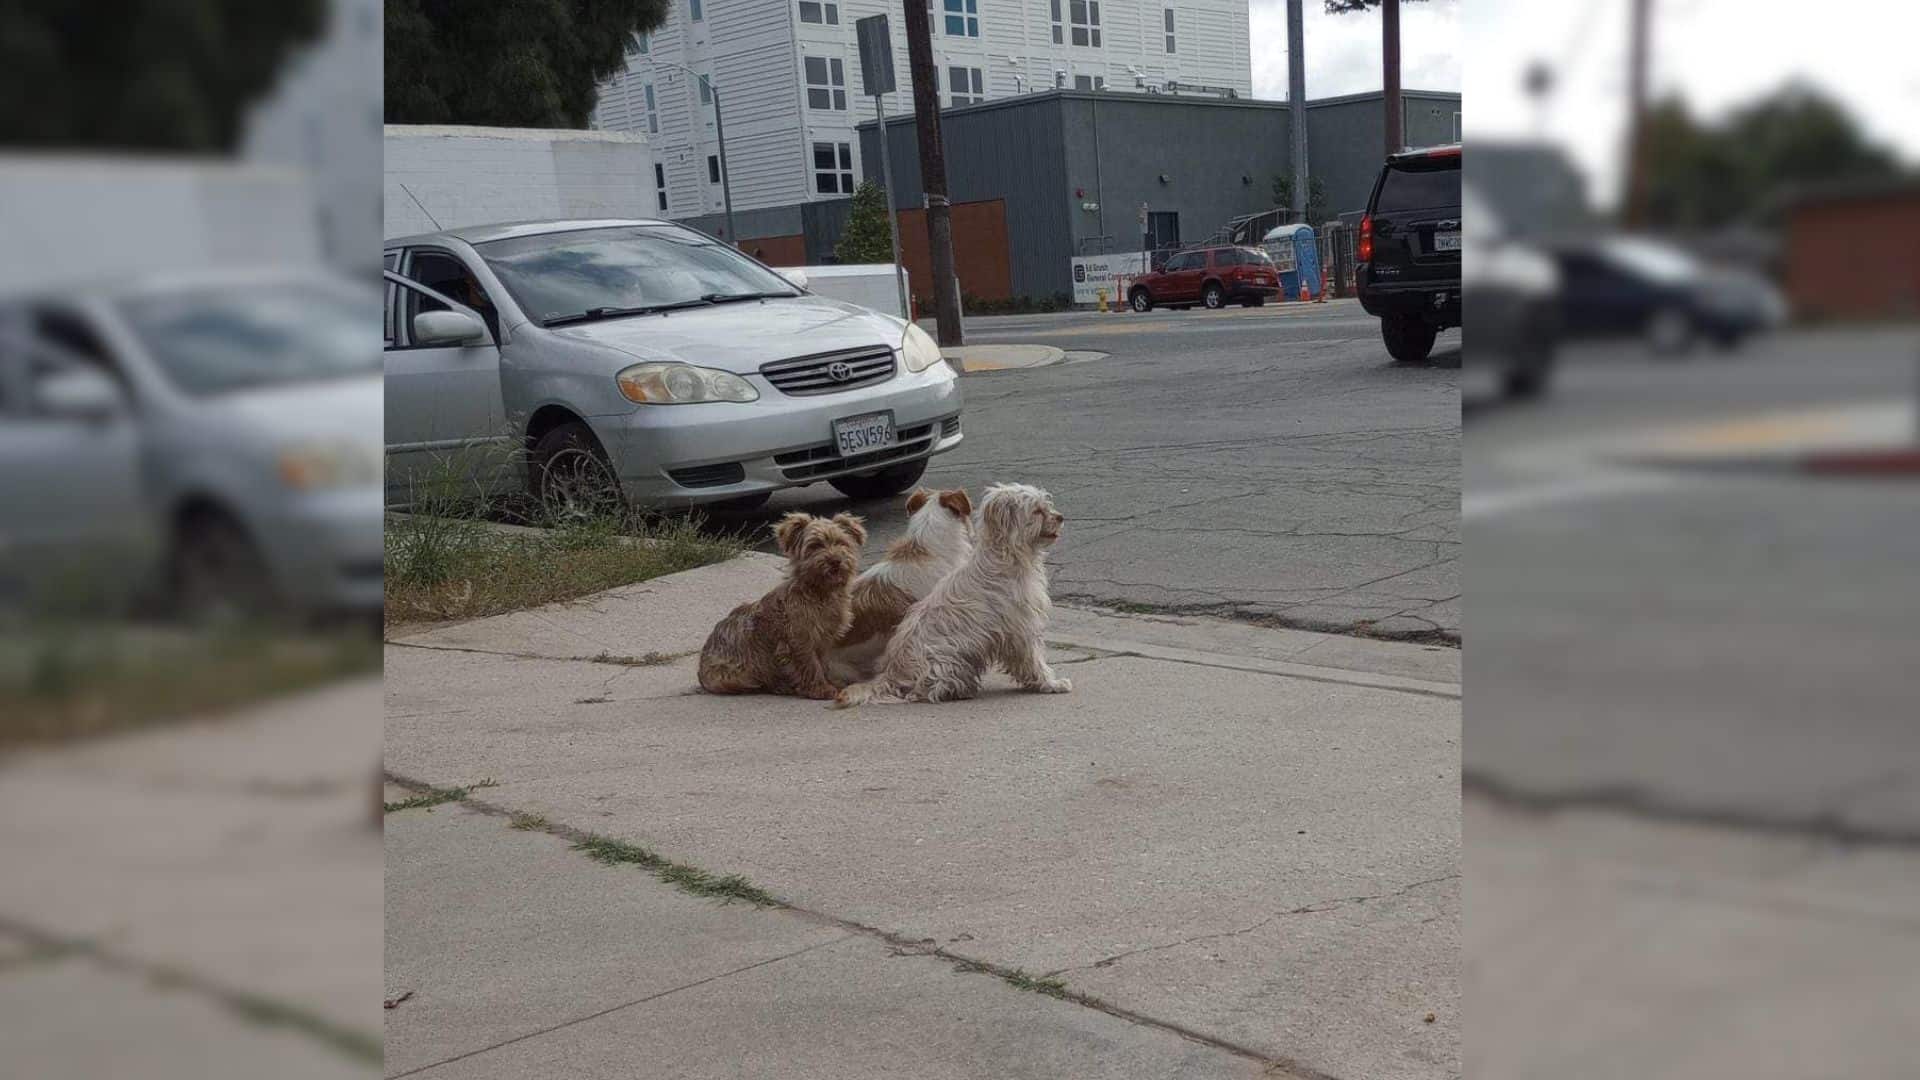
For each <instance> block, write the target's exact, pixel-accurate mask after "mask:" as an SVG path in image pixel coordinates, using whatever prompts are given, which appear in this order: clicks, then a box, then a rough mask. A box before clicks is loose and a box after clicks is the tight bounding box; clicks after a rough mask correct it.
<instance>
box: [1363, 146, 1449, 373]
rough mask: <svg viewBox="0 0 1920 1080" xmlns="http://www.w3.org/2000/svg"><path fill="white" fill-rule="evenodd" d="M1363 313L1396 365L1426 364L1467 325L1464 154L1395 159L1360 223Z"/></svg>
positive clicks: (1411, 154) (1435, 152)
mask: <svg viewBox="0 0 1920 1080" xmlns="http://www.w3.org/2000/svg"><path fill="white" fill-rule="evenodd" d="M1357 277H1358V280H1359V293H1360V306H1361V307H1363V308H1365V309H1366V312H1367V314H1369V315H1372V316H1375V317H1377V318H1378V319H1379V320H1380V336H1381V337H1382V338H1384V339H1385V340H1386V343H1387V352H1388V353H1390V354H1392V356H1393V358H1394V359H1395V360H1401V361H1410V360H1424V359H1426V356H1427V354H1428V353H1429V352H1432V351H1433V339H1434V337H1435V336H1436V335H1437V334H1439V333H1440V331H1442V330H1445V329H1447V328H1449V327H1454V326H1459V325H1460V147H1459V146H1458V145H1452V146H1434V147H1428V148H1426V149H1423V150H1409V151H1406V152H1405V153H1400V154H1395V155H1393V156H1392V157H1389V158H1388V159H1387V162H1386V164H1385V165H1383V166H1382V167H1381V169H1380V176H1379V178H1378V179H1376V180H1375V181H1374V184H1373V194H1372V195H1371V196H1369V197H1368V199H1367V213H1366V216H1365V217H1363V218H1361V219H1360V250H1359V267H1358V268H1357Z"/></svg>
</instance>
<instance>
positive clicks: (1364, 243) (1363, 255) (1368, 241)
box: [1360, 214, 1373, 262]
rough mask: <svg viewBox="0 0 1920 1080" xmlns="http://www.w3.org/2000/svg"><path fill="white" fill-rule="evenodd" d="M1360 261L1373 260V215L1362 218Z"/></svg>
mask: <svg viewBox="0 0 1920 1080" xmlns="http://www.w3.org/2000/svg"><path fill="white" fill-rule="evenodd" d="M1360 261H1361V262H1372V261H1373V215H1372V214H1368V215H1367V216H1366V217H1363V218H1361V219H1360Z"/></svg>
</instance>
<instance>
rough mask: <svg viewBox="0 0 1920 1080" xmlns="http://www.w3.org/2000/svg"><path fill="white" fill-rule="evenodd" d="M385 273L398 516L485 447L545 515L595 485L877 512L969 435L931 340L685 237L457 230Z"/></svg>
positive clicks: (949, 373)
mask: <svg viewBox="0 0 1920 1080" xmlns="http://www.w3.org/2000/svg"><path fill="white" fill-rule="evenodd" d="M386 264H387V327H386V336H387V345H386V385H387V396H386V415H387V454H388V460H389V463H390V466H391V467H390V470H389V476H390V483H393V484H397V485H400V486H401V487H404V488H406V490H393V491H390V497H392V498H395V499H396V500H399V501H406V500H407V496H408V491H409V490H412V489H411V481H412V479H413V478H417V477H418V476H420V475H421V474H422V473H423V472H431V471H432V470H434V469H435V468H436V467H444V463H445V462H446V461H447V460H449V459H450V458H455V457H458V456H459V454H460V452H462V451H466V450H470V449H471V448H474V447H476V446H485V445H493V446H496V447H500V448H502V449H504V450H506V451H509V452H510V453H512V454H516V455H521V460H524V462H525V463H526V468H525V469H524V470H518V469H516V470H514V476H515V482H519V481H520V480H524V482H525V483H526V484H528V485H529V486H531V487H532V488H533V489H534V491H535V493H536V494H538V495H541V496H542V497H544V498H547V499H548V500H549V501H551V499H552V498H553V497H554V496H555V494H556V491H557V490H559V491H560V492H561V494H564V490H562V489H564V488H565V487H566V486H567V485H568V484H571V483H573V482H575V481H577V480H579V479H580V474H581V473H583V472H586V473H597V474H599V478H600V479H603V480H606V481H609V482H611V483H613V484H617V486H618V489H619V491H620V492H621V493H622V494H623V495H624V496H625V498H626V499H627V500H629V501H631V502H634V503H637V504H643V505H672V504H681V505H684V504H693V503H712V502H722V501H725V502H732V503H735V504H752V503H757V502H761V501H764V500H765V499H766V498H767V497H768V496H769V495H770V494H772V492H774V491H776V490H778V489H780V488H786V487H794V486H800V485H806V484H811V483H814V482H816V481H826V482H827V483H830V484H832V485H833V486H834V487H836V488H838V489H839V490H840V491H842V492H844V493H846V494H848V495H851V496H854V497H856V498H878V497H884V496H888V495H893V494H897V493H899V492H901V491H905V490H907V489H908V488H910V487H912V486H913V485H914V483H915V482H917V481H918V480H919V478H920V475H921V473H922V472H923V471H924V470H925V468H926V460H927V459H928V458H929V457H931V456H932V455H934V454H939V453H944V452H945V451H948V450H951V449H953V448H954V447H955V446H957V445H959V443H960V440H961V432H960V411H961V394H960V388H959V386H958V384H957V382H956V381H955V379H954V373H953V370H952V368H951V367H950V366H949V365H948V364H947V363H946V362H945V361H944V360H943V358H942V357H941V355H940V350H939V348H938V346H936V345H935V344H934V342H933V340H932V339H931V338H930V337H928V336H927V334H926V333H925V332H924V331H921V330H920V329H919V328H917V327H914V326H912V325H910V324H909V323H906V322H904V321H903V320H901V319H898V318H894V317H892V316H889V315H883V314H881V313H879V312H875V311H870V310H868V309H866V308H861V307H856V306H854V305H852V304H846V303H842V302H840V301H837V300H830V299H827V298H825V297H821V296H816V295H813V294H810V293H808V292H807V291H806V290H805V287H804V279H803V278H802V277H801V276H800V275H798V274H793V275H792V276H785V275H782V274H780V273H778V272H776V271H774V270H771V269H769V268H767V267H765V266H763V265H761V264H760V263H758V262H756V261H754V260H753V259H750V258H748V257H747V256H745V255H743V254H741V253H740V252H738V251H736V250H734V249H733V248H730V247H728V246H727V245H725V244H722V243H720V242H718V241H716V240H714V239H712V238H711V237H708V236H706V235H704V234H701V233H698V232H695V231H693V230H691V229H688V228H685V227H683V226H680V225H675V224H672V223H670V222H664V221H644V220H642V221H627V220H621V221H552V222H536V223H527V224H513V225H489V226H479V227H473V228H464V229H452V230H448V231H445V232H439V233H431V234H425V235H420V236H410V237H405V238H402V239H397V240H392V241H389V242H388V245H387V252H386ZM468 460H473V461H485V460H486V457H485V455H470V456H469V457H468Z"/></svg>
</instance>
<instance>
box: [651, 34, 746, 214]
mask: <svg viewBox="0 0 1920 1080" xmlns="http://www.w3.org/2000/svg"><path fill="white" fill-rule="evenodd" d="M653 63H656V64H664V65H666V66H667V67H671V68H679V69H680V70H681V71H684V72H686V73H687V74H689V75H691V76H693V77H694V78H696V79H699V80H700V85H702V86H704V87H706V88H707V94H708V96H709V97H711V98H713V137H714V138H715V139H716V140H717V141H718V142H719V143H720V200H721V202H722V203H723V204H724V205H725V206H726V211H727V243H729V244H732V245H733V246H734V247H736V248H737V247H739V246H740V234H739V233H737V232H735V231H734V230H733V176H732V174H730V173H728V172H727V121H726V117H724V116H723V115H721V111H720V88H719V87H717V86H715V85H713V79H711V78H709V77H708V76H706V75H704V74H702V73H700V72H698V71H695V70H693V69H692V68H690V67H688V66H687V65H685V64H677V63H674V62H673V61H672V60H654V61H653Z"/></svg>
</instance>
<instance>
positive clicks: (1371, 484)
mask: <svg viewBox="0 0 1920 1080" xmlns="http://www.w3.org/2000/svg"><path fill="white" fill-rule="evenodd" d="M968 342H969V344H984V343H995V342H1002V343H1032V344H1043V345H1054V346H1058V347H1059V348H1061V349H1065V350H1068V352H1069V362H1067V363H1062V364H1057V365H1053V366H1049V367H1044V368H1035V369H1027V370H1013V371H999V372H990V373H979V374H973V375H967V376H965V377H964V379H965V384H964V385H965V389H966V395H967V409H966V414H965V431H966V435H967V438H966V441H965V442H964V443H963V444H962V445H961V446H960V448H959V449H957V450H955V451H953V452H951V453H949V454H946V455H943V456H941V457H939V458H936V459H935V460H934V463H933V465H932V466H931V467H930V468H929V469H928V471H927V476H926V479H925V481H924V482H925V483H926V484H928V485H931V486H939V487H966V488H967V489H969V490H970V491H972V492H973V493H975V495H976V496H977V495H978V494H979V492H980V491H981V489H982V488H984V487H985V486H986V485H988V484H990V483H994V482H997V481H1023V482H1026V483H1032V484H1038V485H1040V486H1042V487H1044V488H1047V489H1048V490H1049V491H1051V492H1052V493H1053V494H1054V497H1055V500H1056V502H1057V503H1058V505H1059V507H1060V509H1061V510H1062V511H1063V512H1064V513H1065V514H1066V515H1067V519H1068V520H1067V528H1066V533H1065V535H1064V537H1063V538H1062V539H1061V541H1060V543H1059V544H1058V545H1057V546H1056V548H1055V550H1054V553H1053V556H1052V558H1051V560H1050V563H1051V566H1052V567H1053V582H1054V595H1055V597H1056V599H1059V600H1061V601H1062V602H1066V603H1077V604H1082V605H1090V606H1101V605H1119V606H1122V607H1125V608H1127V609H1130V610H1154V611H1165V612H1180V613H1207V614H1217V615H1227V616H1232V617H1236V618H1242V619H1248V620H1253V621H1259V622H1263V623H1268V624H1271V625H1285V626H1295V627H1302V628H1307V629H1319V630H1334V631H1341V632H1362V633H1370V634H1376V635H1381V636H1390V637H1409V638H1417V639H1447V638H1453V639H1456V640H1457V635H1458V633H1459V628H1460V575H1459V539H1460V537H1459V505H1458V493H1459V453H1460V451H1459V424H1460V421H1459V415H1460V414H1459V391H1458V377H1459V375H1460V372H1459V360H1460V346H1459V334H1458V333H1457V332H1451V333H1448V334H1445V335H1443V336H1442V337H1441V339H1440V342H1439V344H1438V345H1437V346H1436V349H1435V354H1434V358H1433V360H1432V361H1431V362H1429V363H1426V364H1419V365H1403V364H1396V363H1394V362H1393V361H1392V360H1391V359H1390V358H1389V357H1388V356H1387V354H1386V351H1385V349H1384V348H1383V346H1382V345H1381V343H1380V335H1379V331H1378V325H1377V323H1376V322H1375V320H1373V319H1371V318H1369V317H1367V316H1366V315H1365V314H1364V313H1363V312H1361V311H1360V310H1359V308H1358V306H1357V305H1355V304H1354V303H1353V302H1352V301H1334V302H1331V303H1328V304H1325V305H1298V304H1278V305H1268V306H1266V307H1263V308H1257V309H1238V308H1235V309H1229V310H1227V311H1223V312H1208V311H1202V310H1194V311H1186V312H1170V311H1158V312H1153V313H1150V314H1146V315H1135V314H1131V313H1129V314H1110V315H1100V314H1091V313H1070V314H1058V315H1033V316H1009V317H1002V318H976V319H970V320H969V321H968ZM847 507H851V508H852V509H854V510H855V511H856V512H859V513H861V514H864V515H865V516H866V517H867V519H868V522H869V524H870V525H871V526H873V531H874V532H875V533H876V534H877V539H878V541H879V542H880V543H885V542H886V541H887V540H889V539H890V538H891V537H893V536H895V535H897V534H898V532H899V529H900V527H901V524H902V522H903V521H904V513H903V511H902V508H901V506H900V504H899V502H898V501H893V502H891V503H874V502H869V503H860V504H854V503H851V502H849V501H848V500H845V499H841V498H840V497H839V496H838V493H837V492H834V491H833V490H832V489H831V488H828V487H827V486H826V485H824V484H822V485H818V486H816V487H812V488H803V489H798V490H794V491H788V492H782V493H781V494H780V495H778V496H776V497H775V499H774V500H773V501H772V502H771V503H770V504H768V506H767V507H766V508H765V509H763V510H761V511H757V512H755V513H754V514H752V515H747V516H745V517H744V518H741V519H736V520H738V521H739V522H740V523H744V524H749V525H758V524H759V523H760V522H763V521H765V520H770V519H771V518H772V517H773V516H775V515H777V514H779V513H783V512H785V511H786V510H790V509H805V510H808V511H811V512H815V513H819V512H833V511H837V510H839V509H842V508H847ZM870 546H872V545H870ZM873 549H875V550H877V547H873Z"/></svg>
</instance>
